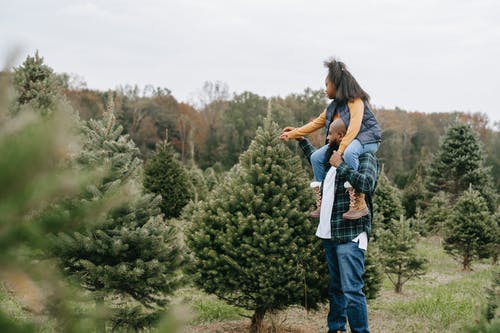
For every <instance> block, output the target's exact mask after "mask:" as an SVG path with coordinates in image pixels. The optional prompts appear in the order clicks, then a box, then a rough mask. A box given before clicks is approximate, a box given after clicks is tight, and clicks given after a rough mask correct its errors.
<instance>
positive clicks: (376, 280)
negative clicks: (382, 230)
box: [363, 241, 382, 299]
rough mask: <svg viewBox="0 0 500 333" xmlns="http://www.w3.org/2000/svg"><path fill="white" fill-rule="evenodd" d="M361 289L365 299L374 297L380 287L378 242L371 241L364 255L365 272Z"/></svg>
mask: <svg viewBox="0 0 500 333" xmlns="http://www.w3.org/2000/svg"><path fill="white" fill-rule="evenodd" d="M363 282H364V284H365V285H364V288H363V291H364V293H365V295H366V298H367V299H375V298H377V295H378V293H379V291H380V288H382V269H381V263H380V250H379V248H378V242H374V241H371V242H370V245H369V250H368V251H367V252H366V256H365V274H364V275H363Z"/></svg>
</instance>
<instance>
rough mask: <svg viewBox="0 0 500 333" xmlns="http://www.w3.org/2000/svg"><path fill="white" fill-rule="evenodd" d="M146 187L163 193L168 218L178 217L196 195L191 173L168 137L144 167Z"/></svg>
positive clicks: (163, 202) (162, 207) (162, 205)
mask: <svg viewBox="0 0 500 333" xmlns="http://www.w3.org/2000/svg"><path fill="white" fill-rule="evenodd" d="M165 137H168V135H166V136H165ZM144 187H145V188H146V189H148V190H149V191H151V192H152V193H154V194H156V195H158V194H159V195H161V197H162V201H161V205H160V208H161V211H162V213H163V214H164V215H165V217H166V218H173V217H178V216H179V214H180V212H181V210H182V208H183V207H184V206H185V205H186V204H187V203H188V202H189V200H191V199H193V197H194V188H193V184H192V181H191V179H190V175H189V174H188V172H187V171H186V169H185V168H184V167H183V166H182V165H181V163H180V162H179V161H178V160H177V159H176V157H175V151H174V149H173V148H172V146H171V145H170V144H169V143H168V142H167V139H165V141H164V142H163V143H161V144H157V145H156V152H155V154H154V155H153V156H152V157H151V159H150V160H149V161H148V162H147V163H146V165H145V167H144Z"/></svg>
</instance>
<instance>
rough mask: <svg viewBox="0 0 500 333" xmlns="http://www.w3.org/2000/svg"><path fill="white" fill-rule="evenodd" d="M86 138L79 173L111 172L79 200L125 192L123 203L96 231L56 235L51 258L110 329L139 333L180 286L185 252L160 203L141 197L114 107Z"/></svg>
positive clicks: (131, 149) (133, 158)
mask: <svg viewBox="0 0 500 333" xmlns="http://www.w3.org/2000/svg"><path fill="white" fill-rule="evenodd" d="M110 96H111V95H110ZM84 132H85V137H86V141H85V142H84V147H83V151H82V153H81V155H80V158H79V159H78V163H79V164H80V167H81V168H82V169H94V168H102V167H103V166H104V167H105V169H106V170H108V172H107V173H106V175H105V177H104V178H103V180H102V181H101V182H99V183H96V184H94V185H93V186H90V187H89V188H88V190H87V192H86V193H85V194H84V195H83V196H82V198H81V199H82V200H90V201H99V200H101V199H102V198H104V197H107V196H110V195H111V196H113V194H114V193H116V190H117V189H118V188H121V187H126V189H127V191H128V201H127V202H125V203H122V204H120V205H118V206H117V207H115V208H113V209H112V210H111V211H110V212H109V213H108V214H106V215H105V216H104V217H103V221H102V222H101V223H98V224H97V225H91V226H88V227H87V228H86V229H85V230H82V231H80V232H75V233H59V234H58V235H57V237H54V238H53V248H52V253H53V255H54V256H56V257H58V258H59V260H60V262H61V266H62V267H63V269H64V270H65V272H67V273H68V274H69V275H71V276H72V277H75V278H76V279H77V280H78V281H79V282H80V284H81V286H82V287H83V288H85V289H87V290H89V291H91V292H92V294H93V295H94V298H95V299H96V300H97V301H98V302H99V303H102V304H107V305H108V306H109V307H110V308H111V309H112V318H111V327H112V328H113V329H114V328H116V327H121V326H124V327H127V328H128V329H135V330H140V329H143V328H145V327H148V326H150V325H151V324H152V323H153V322H155V321H156V320H157V319H158V317H159V313H160V312H162V311H163V308H164V306H165V305H166V304H167V300H168V298H167V297H168V295H169V294H171V293H172V292H173V290H175V288H176V287H177V286H178V285H179V283H180V277H179V274H178V268H179V266H180V265H181V264H182V262H183V255H182V254H181V252H182V249H181V246H180V245H179V243H178V241H177V236H176V230H175V229H174V228H173V227H171V226H168V225H167V224H166V223H165V221H164V220H163V217H162V215H161V211H160V203H161V197H160V196H157V197H154V196H153V195H151V194H144V193H143V191H142V187H141V184H142V179H141V176H142V162H141V160H140V159H139V158H138V154H139V151H138V149H137V147H136V146H135V144H134V143H133V142H132V141H131V140H130V139H129V138H128V136H124V135H122V127H121V126H117V124H116V122H115V118H114V113H113V107H112V103H110V107H109V108H108V111H107V112H106V113H105V115H104V119H102V120H91V121H89V122H88V123H87V124H86V126H84ZM102 329H105V328H104V327H103V328H102Z"/></svg>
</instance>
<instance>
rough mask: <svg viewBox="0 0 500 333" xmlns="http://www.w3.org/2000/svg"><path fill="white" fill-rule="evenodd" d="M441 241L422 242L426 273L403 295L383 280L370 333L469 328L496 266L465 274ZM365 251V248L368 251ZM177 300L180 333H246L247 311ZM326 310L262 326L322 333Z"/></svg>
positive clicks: (188, 292) (288, 314)
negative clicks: (186, 309) (183, 321)
mask: <svg viewBox="0 0 500 333" xmlns="http://www.w3.org/2000/svg"><path fill="white" fill-rule="evenodd" d="M441 243H442V239H441V238H439V237H429V238H422V239H421V240H420V241H419V242H418V247H417V250H418V252H419V254H421V255H423V256H424V257H425V258H427V259H428V260H429V262H428V271H427V273H426V274H425V275H424V276H422V277H421V278H418V279H413V280H410V281H409V282H408V283H406V284H405V285H404V287H403V293H402V294H396V293H395V292H394V290H393V289H394V288H393V286H392V284H391V282H390V281H389V279H388V278H387V277H384V280H383V286H382V289H381V291H380V293H379V295H378V297H377V298H376V299H374V300H370V301H369V303H368V310H369V322H370V329H371V331H372V332H374V333H392V332H394V333H395V332H421V331H425V332H450V333H451V332H459V331H460V330H461V329H462V328H463V327H464V326H466V325H467V324H473V323H475V322H476V320H477V319H478V318H479V316H480V312H481V310H482V309H483V306H484V304H485V289H486V288H488V287H489V286H490V283H491V272H492V270H493V269H494V267H493V266H492V265H491V264H490V262H489V261H481V262H478V263H476V264H474V265H473V270H472V271H471V272H464V271H462V270H461V266H460V264H459V263H458V262H456V261H454V260H453V259H452V258H451V257H450V256H449V255H447V254H446V253H445V252H444V251H443V249H442V245H441ZM368 250H369V248H368ZM177 297H178V298H180V299H184V300H186V301H187V302H188V303H189V305H190V306H191V307H192V309H193V316H194V318H193V319H192V320H191V322H190V323H189V324H188V325H187V326H186V327H185V328H184V330H183V331H182V332H186V333H188V332H189V333H191V332H192V333H201V332H210V333H216V332H245V331H246V330H248V327H249V325H250V320H249V319H246V318H243V319H242V317H241V316H240V314H243V315H246V316H250V315H251V312H249V311H244V310H241V309H237V308H234V307H232V306H229V305H227V304H226V303H224V302H222V301H219V300H217V299H216V298H215V297H214V296H207V295H205V294H203V293H202V292H200V291H197V290H195V289H183V290H181V291H179V292H178V293H177ZM327 312H328V306H327V305H324V306H322V307H320V309H319V310H317V311H311V312H309V313H307V312H306V311H305V310H304V309H303V308H299V307H291V308H288V309H287V310H285V311H282V312H279V313H276V314H271V315H267V316H266V319H265V324H266V325H267V327H268V328H269V331H270V332H296V333H299V332H300V333H313V332H326V331H327V329H326V315H327Z"/></svg>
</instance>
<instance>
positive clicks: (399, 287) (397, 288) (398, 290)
mask: <svg viewBox="0 0 500 333" xmlns="http://www.w3.org/2000/svg"><path fill="white" fill-rule="evenodd" d="M402 290H403V283H401V275H398V281H397V282H396V284H395V285H394V291H395V292H396V293H398V294H400V293H401V291H402Z"/></svg>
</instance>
